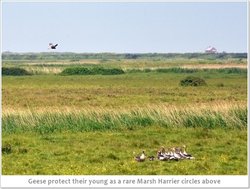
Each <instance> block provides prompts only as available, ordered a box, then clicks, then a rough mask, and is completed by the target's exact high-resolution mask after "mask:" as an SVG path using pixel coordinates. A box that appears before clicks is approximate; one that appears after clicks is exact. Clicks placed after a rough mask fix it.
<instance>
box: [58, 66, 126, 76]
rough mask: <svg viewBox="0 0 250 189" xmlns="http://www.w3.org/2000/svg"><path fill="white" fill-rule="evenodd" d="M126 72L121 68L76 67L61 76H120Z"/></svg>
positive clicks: (66, 70) (65, 71)
mask: <svg viewBox="0 0 250 189" xmlns="http://www.w3.org/2000/svg"><path fill="white" fill-rule="evenodd" d="M124 73H125V72H124V71H123V70H122V69H119V68H111V69H106V68H101V67H94V68H84V67H74V68H66V69H64V70H63V71H62V72H61V75H118V74H124Z"/></svg>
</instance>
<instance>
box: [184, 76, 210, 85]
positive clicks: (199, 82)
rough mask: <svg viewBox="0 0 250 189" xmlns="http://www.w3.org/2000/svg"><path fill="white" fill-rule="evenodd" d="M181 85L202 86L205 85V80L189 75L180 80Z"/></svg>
mask: <svg viewBox="0 0 250 189" xmlns="http://www.w3.org/2000/svg"><path fill="white" fill-rule="evenodd" d="M180 85H181V86H203V85H207V84H206V82H205V80H204V79H202V78H199V77H193V76H189V77H186V78H185V79H182V80H181V81H180Z"/></svg>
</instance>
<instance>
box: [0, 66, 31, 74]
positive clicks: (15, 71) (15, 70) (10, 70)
mask: <svg viewBox="0 0 250 189" xmlns="http://www.w3.org/2000/svg"><path fill="white" fill-rule="evenodd" d="M2 75H14V76H19V75H31V74H30V73H29V72H28V71H26V70H25V69H23V68H6V67H3V68H2Z"/></svg>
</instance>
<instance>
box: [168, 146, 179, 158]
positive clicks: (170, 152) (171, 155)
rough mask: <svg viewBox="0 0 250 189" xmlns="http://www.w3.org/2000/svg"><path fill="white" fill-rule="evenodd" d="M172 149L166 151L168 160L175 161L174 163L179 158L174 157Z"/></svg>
mask: <svg viewBox="0 0 250 189" xmlns="http://www.w3.org/2000/svg"><path fill="white" fill-rule="evenodd" d="M173 149H174V148H169V149H168V151H169V160H176V161H178V160H179V158H177V157H176V156H175V153H174V150H173Z"/></svg>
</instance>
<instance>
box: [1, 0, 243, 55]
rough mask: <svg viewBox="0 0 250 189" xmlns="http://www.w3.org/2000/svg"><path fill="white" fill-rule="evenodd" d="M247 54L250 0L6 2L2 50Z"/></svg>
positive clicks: (4, 5) (4, 4) (4, 6)
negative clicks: (249, 0) (52, 46)
mask: <svg viewBox="0 0 250 189" xmlns="http://www.w3.org/2000/svg"><path fill="white" fill-rule="evenodd" d="M50 42H52V43H58V47H57V49H56V50H55V51H56V52H77V53H83V52H93V53H96V52H114V53H174V52H175V53H186V52H203V51H204V50H205V49H206V48H207V47H208V46H214V47H215V48H217V50H218V51H219V52H222V51H226V52H247V3H246V2H238V3H236V2H233V3H232V2H231V3H228V2H227V3H226V2H220V3H216V2H206V3H205V2H202V3H201V2H200V3H199V2H192V3H181V2H178V3H173V2H172V3H171V2H163V3H162V2H161V3H153V2H151V3H145V2H144V3H132V2H130V3H124V2H123V3H121V2H120V3H118V2H116V3H114V2H112V3H111V2H106V3H104V2H102V3H87V2H75V3H73V2H71V3H70V2H68V3H66V2H64V3H63V2H54V3H49V2H42V3H41V2H40V3H35V2H33V3H27V2H26V3H24V2H22V3H21V2H19V3H18V2H4V3H2V51H11V52H48V51H51V50H49V49H48V44H49V43H50Z"/></svg>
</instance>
